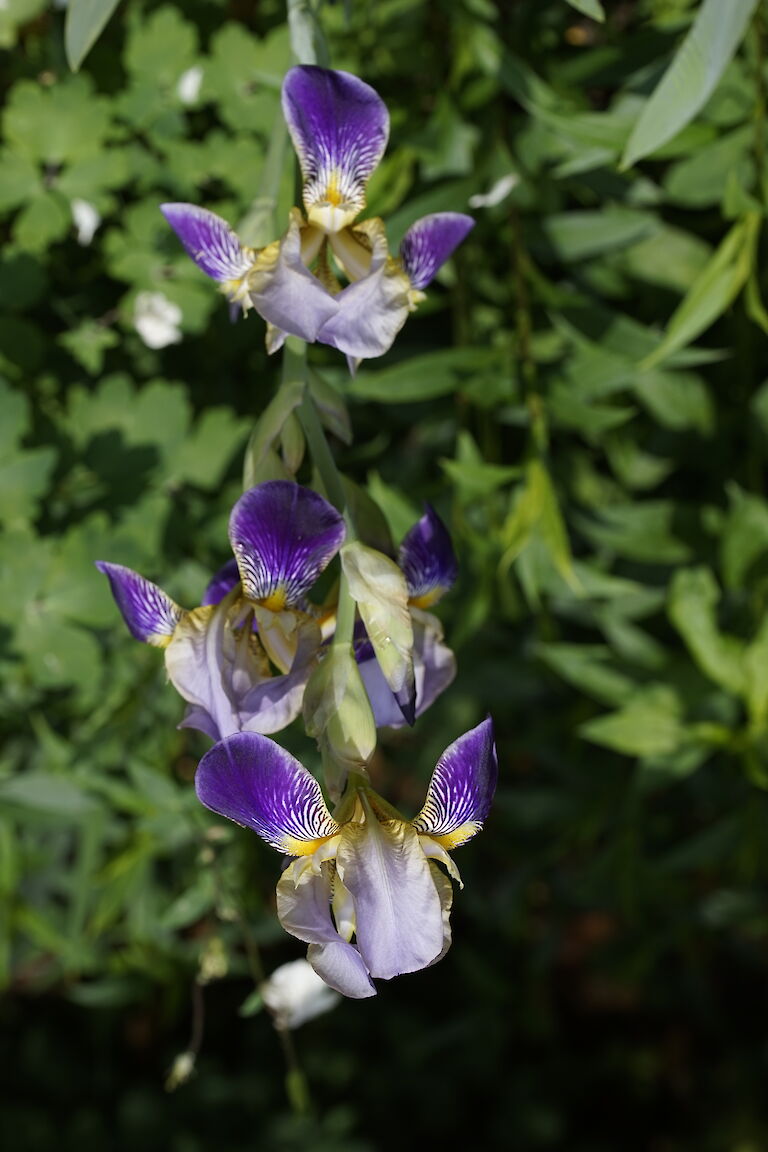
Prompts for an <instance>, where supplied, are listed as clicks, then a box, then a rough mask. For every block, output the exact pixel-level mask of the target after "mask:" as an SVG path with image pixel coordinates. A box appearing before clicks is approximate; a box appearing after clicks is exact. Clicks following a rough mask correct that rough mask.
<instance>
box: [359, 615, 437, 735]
mask: <svg viewBox="0 0 768 1152" xmlns="http://www.w3.org/2000/svg"><path fill="white" fill-rule="evenodd" d="M411 615H412V617H413V671H414V678H415V681H416V712H415V715H416V716H421V714H422V712H426V710H427V708H429V707H430V706H431V705H432V704H433V703H434V701H435V700H436V699H437V697H438V696H439V695H440V693H441V692H444V691H445V689H446V688H447V687H448V685H449V684H450V683H451V681H452V680H453V679H454V677H455V675H456V659H455V657H454V655H453V652H452V651H451V650H450V648H448V647H447V646H446V645H445V644H443V632H442V627H441V624H440V621H439V620H438V619H437V617H436V616H432V615H431V613H429V612H418V611H416V610H413V611H412V612H411ZM355 655H356V657H357V659H358V661H359V664H360V675H361V676H362V678H363V684H364V685H365V690H366V692H367V693H368V699H369V700H370V702H371V707H372V708H373V715H374V718H375V720H376V726H377V728H401V727H402V725H403V724H404V723H405V722H408V723H410V720H408V718H407V717H405V718H404V716H403V711H402V706H401V705H400V704H399V703H398V702H397V700H396V699H395V697H394V696H393V694H392V691H391V689H390V687H389V685H388V684H387V682H386V680H385V679H384V674H383V672H382V671H381V668H380V667H379V663H378V661H377V660H376V658H375V657H374V655H373V648H372V647H371V645H370V644H369V643H368V642H367V641H366V642H365V643H363V644H356V645H355Z"/></svg>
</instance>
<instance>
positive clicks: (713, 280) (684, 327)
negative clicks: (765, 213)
mask: <svg viewBox="0 0 768 1152" xmlns="http://www.w3.org/2000/svg"><path fill="white" fill-rule="evenodd" d="M758 226H759V221H758V220H757V219H756V218H752V217H751V216H750V217H747V218H746V219H745V220H742V221H739V223H738V224H734V226H733V228H732V229H731V230H730V232H729V233H728V235H727V236H726V237H725V239H724V240H723V242H722V243H721V245H720V247H719V248H718V249H717V251H716V252H715V254H714V255H713V257H712V259H711V260H710V261H709V263H708V264H707V266H706V268H705V269H704V271H703V272H702V273H701V275H700V276H699V278H698V279H697V280H696V281H695V283H694V284H693V287H692V288H691V289H690V291H689V292H688V294H687V295H686V297H685V299H684V300H683V301H682V303H681V304H680V306H679V307H678V308H677V309H676V311H675V312H674V313H673V315H672V317H671V319H670V321H669V324H668V325H667V331H666V333H665V335H664V337H663V339H662V341H661V343H660V344H659V345H658V346H657V347H656V348H655V349H654V351H653V352H652V353H651V354H650V355H649V356H646V358H645V359H644V360H643V361H642V362H641V364H640V367H641V369H648V368H652V367H654V366H655V365H656V364H659V363H660V362H661V361H662V360H666V359H667V358H668V357H669V356H671V355H672V353H673V352H678V351H679V350H680V349H681V348H685V347H686V346H687V345H688V344H691V343H692V342H693V341H694V340H695V339H696V337H697V336H699V335H701V333H702V332H705V331H706V330H707V328H709V327H710V325H711V324H713V323H714V322H715V320H717V319H718V317H719V316H722V314H723V312H725V310H726V308H728V307H729V306H730V305H731V304H732V303H733V301H734V300H735V299H736V297H737V296H738V294H739V292H740V291H741V289H742V288H743V287H744V285H745V284H746V282H747V279H748V277H749V273H750V269H751V266H752V255H753V252H754V231H755V228H756V227H758Z"/></svg>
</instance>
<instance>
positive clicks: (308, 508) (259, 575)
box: [229, 480, 344, 611]
mask: <svg viewBox="0 0 768 1152" xmlns="http://www.w3.org/2000/svg"><path fill="white" fill-rule="evenodd" d="M229 539H230V541H231V544H232V550H233V552H234V553H235V558H236V560H237V564H238V567H239V569H240V577H241V579H242V582H243V591H244V593H245V595H246V596H248V597H249V598H250V599H251V600H257V601H259V602H261V603H262V604H264V605H265V607H267V608H271V609H272V610H274V611H278V610H280V609H282V608H286V607H288V608H291V607H293V606H295V605H297V604H298V603H299V602H300V601H301V600H302V598H303V597H304V596H305V594H306V593H307V592H308V591H309V589H310V588H311V587H312V585H313V584H314V582H315V580H317V578H318V576H319V575H320V573H321V572H322V571H323V570H324V568H325V567H326V566H327V565H328V563H329V562H330V561H331V559H332V558H333V557H334V556H335V555H336V553H337V552H338V550H339V548H340V547H341V544H342V542H343V540H344V521H343V519H342V517H341V516H340V515H339V513H338V512H337V511H336V509H335V508H334V507H333V506H332V505H331V504H329V503H328V501H327V500H324V499H323V497H322V496H319V495H318V493H317V492H313V491H312V490H311V489H310V488H302V487H301V486H300V485H298V484H294V483H293V482H292V481H290V480H268V481H267V482H266V483H264V484H257V485H256V487H255V488H251V489H249V491H248V492H246V493H244V495H243V496H241V497H240V499H239V500H238V502H237V504H235V506H234V508H233V509H232V515H231V516H230V520H229Z"/></svg>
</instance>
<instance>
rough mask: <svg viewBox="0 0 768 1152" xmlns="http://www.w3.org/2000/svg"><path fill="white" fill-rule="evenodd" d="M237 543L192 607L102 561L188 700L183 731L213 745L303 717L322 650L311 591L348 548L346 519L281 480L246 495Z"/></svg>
mask: <svg viewBox="0 0 768 1152" xmlns="http://www.w3.org/2000/svg"><path fill="white" fill-rule="evenodd" d="M229 539H230V542H231V544H232V550H233V552H234V554H235V559H234V561H230V562H229V564H227V565H226V566H225V567H224V568H223V569H222V570H221V571H220V572H219V573H217V574H216V576H215V577H214V578H213V580H212V581H211V583H210V584H209V586H208V588H207V590H206V593H205V596H204V598H203V604H202V606H201V607H199V608H194V609H192V610H189V611H187V610H185V609H183V608H180V607H179V606H178V604H175V603H174V602H173V600H171V598H170V597H169V596H167V595H166V593H165V592H163V591H162V589H160V588H158V587H157V585H155V584H152V583H150V581H149V580H145V579H144V577H143V576H140V575H139V574H138V573H137V572H133V571H131V569H130V568H124V567H123V566H122V565H121V564H109V563H107V562H105V561H98V562H97V565H96V566H97V568H99V569H100V571H102V572H103V573H104V574H105V575H106V576H107V578H108V579H109V582H110V586H111V588H112V594H113V596H114V598H115V600H116V602H117V605H118V607H119V609H120V611H121V612H122V614H123V618H124V620H125V622H126V624H127V625H128V629H129V631H130V632H131V634H132V635H133V636H135V637H136V639H137V640H143V641H144V642H145V643H147V644H152V645H154V646H155V647H158V648H163V649H164V650H165V664H166V669H167V671H168V677H169V679H170V680H171V682H172V683H173V685H174V687H175V688H176V689H177V691H178V692H179V694H180V695H181V696H182V697H183V698H184V699H185V700H186V701H187V704H188V708H187V712H186V715H185V717H184V720H183V721H182V724H181V727H188V728H199V729H200V730H201V731H203V732H205V733H207V735H209V736H210V737H211V739H212V740H221V739H222V738H223V737H225V736H229V735H231V734H232V733H234V732H239V731H241V730H245V731H251V732H278V731H280V729H282V728H284V727H285V726H286V725H287V724H290V723H291V721H292V720H294V719H295V718H296V717H297V716H298V714H299V712H300V711H301V705H302V700H303V696H304V688H305V686H306V682H307V680H308V679H309V676H310V673H311V671H312V668H313V666H314V663H315V661H316V659H317V655H318V652H319V650H320V646H321V644H322V631H321V623H320V619H319V614H318V613H317V611H316V610H314V609H313V607H312V605H310V604H309V602H308V601H307V600H306V595H307V592H308V591H309V590H310V588H311V587H312V585H313V584H314V583H315V581H316V579H317V578H318V576H319V575H320V573H321V572H322V571H323V570H324V568H325V567H326V566H327V565H328V563H329V562H330V561H331V559H332V558H333V557H334V556H335V555H336V553H337V552H338V550H339V548H340V547H341V544H342V542H343V540H344V522H343V520H342V518H341V516H340V515H339V513H338V512H337V511H336V509H335V508H333V507H332V506H331V505H330V504H329V503H328V502H327V501H326V500H324V499H323V497H322V496H319V495H318V494H317V493H316V492H313V491H311V490H310V489H309V488H302V487H300V486H299V485H298V484H294V483H292V482H290V481H287V480H274V481H270V482H268V483H265V484H259V485H257V486H256V487H255V488H251V489H249V491H247V492H245V493H244V494H243V496H241V497H240V499H239V500H238V502H237V503H236V504H235V506H234V508H233V509H232V514H231V516H230V520H229Z"/></svg>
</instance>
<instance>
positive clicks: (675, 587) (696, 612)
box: [669, 568, 745, 696]
mask: <svg viewBox="0 0 768 1152" xmlns="http://www.w3.org/2000/svg"><path fill="white" fill-rule="evenodd" d="M719 600H720V590H719V588H718V587H717V583H716V582H715V578H714V576H713V575H712V573H711V572H710V570H709V569H708V568H687V569H683V570H681V571H679V572H676V573H675V575H674V576H673V578H672V583H671V585H670V589H669V618H670V620H671V621H672V623H673V624H674V626H675V628H677V630H678V632H679V633H680V635H681V636H682V638H683V640H684V641H685V643H686V645H687V647H688V650H689V651H690V653H691V655H692V656H693V658H694V660H695V661H696V663H697V665H698V666H699V668H700V669H701V671H702V672H703V673H704V675H705V676H707V677H708V678H709V679H710V680H712V681H713V683H715V684H718V685H719V686H720V687H721V688H725V689H726V691H728V692H732V693H733V694H734V695H737V696H740V695H743V693H744V691H745V675H744V666H743V656H744V645H743V644H742V643H741V641H739V640H737V639H736V638H735V637H733V636H725V635H723V633H721V632H720V631H719V629H718V627H717V618H716V609H717V605H718V602H719Z"/></svg>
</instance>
